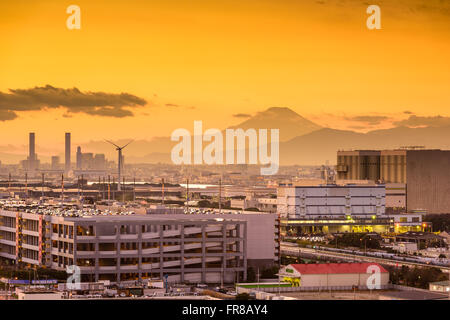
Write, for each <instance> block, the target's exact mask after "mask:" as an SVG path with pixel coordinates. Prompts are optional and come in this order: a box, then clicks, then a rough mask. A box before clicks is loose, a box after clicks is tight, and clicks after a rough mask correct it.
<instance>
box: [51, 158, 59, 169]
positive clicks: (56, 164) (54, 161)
mask: <svg viewBox="0 0 450 320" xmlns="http://www.w3.org/2000/svg"><path fill="white" fill-rule="evenodd" d="M59 169H60V168H59V157H58V156H52V170H59Z"/></svg>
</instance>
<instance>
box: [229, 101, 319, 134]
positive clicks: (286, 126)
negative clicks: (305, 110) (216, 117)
mask: <svg viewBox="0 0 450 320" xmlns="http://www.w3.org/2000/svg"><path fill="white" fill-rule="evenodd" d="M237 128H241V129H244V130H247V129H251V128H252V129H280V141H288V140H290V139H292V138H295V137H298V136H301V135H304V134H307V133H310V132H313V131H316V130H319V129H321V128H322V127H321V126H319V125H318V124H315V123H314V122H312V121H310V120H308V119H305V118H303V117H302V116H300V115H299V114H298V113H296V112H294V111H292V110H291V109H289V108H280V107H272V108H269V109H267V110H265V111H262V112H258V113H257V114H256V115H255V116H253V117H251V118H250V119H247V120H245V121H244V122H242V123H240V124H238V125H236V126H232V127H230V129H237Z"/></svg>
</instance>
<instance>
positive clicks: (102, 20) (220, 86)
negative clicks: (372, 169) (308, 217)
mask: <svg viewBox="0 0 450 320" xmlns="http://www.w3.org/2000/svg"><path fill="white" fill-rule="evenodd" d="M364 3H365V1H362V0H347V1H344V0H341V1H340V0H323V1H313V0H311V1H294V0H292V1H291V0H281V1H267V0H258V1H256V0H246V1H244V0H241V1H230V0H220V1H214V0H209V1H206V0H205V1H203V0H190V1H172V0H164V1H161V0H158V1H138V0H127V1H116V0H108V1H101V0H87V1H84V0H73V1H72V0H71V1H54V0H48V1H32V0H26V1H25V0H18V1H8V2H6V1H2V2H0V39H1V43H2V46H1V50H0V92H3V93H7V92H8V89H10V88H11V89H28V88H32V87H35V86H45V85H47V84H50V85H52V86H54V87H58V88H73V87H77V88H79V89H80V90H81V91H103V92H108V93H121V92H127V93H130V94H133V95H136V96H138V97H141V98H143V99H145V100H147V101H148V105H146V106H145V107H141V108H136V109H133V110H134V111H133V112H134V113H135V116H133V117H125V118H110V117H101V116H91V115H85V114H81V113H77V114H72V115H71V117H64V115H67V112H66V111H65V110H64V109H63V108H61V109H59V110H47V111H42V110H41V111H26V112H18V113H17V114H18V116H19V117H18V118H17V119H15V120H10V121H2V122H0V127H1V130H0V139H1V140H2V143H1V144H2V145H6V144H9V143H11V144H24V145H25V144H26V143H27V133H28V132H29V131H35V132H36V134H37V137H38V139H39V143H41V144H50V145H51V144H61V146H62V143H63V133H64V132H65V131H71V132H72V135H73V141H74V142H84V141H89V140H100V139H103V138H105V137H108V138H110V139H119V138H135V139H150V138H151V137H153V136H167V135H170V133H171V132H172V131H173V130H174V129H176V128H180V127H186V128H189V129H190V128H191V127H192V122H193V121H194V120H203V121H204V124H205V127H217V128H224V127H226V126H229V125H234V124H237V123H239V122H240V121H242V119H237V118H234V117H233V116H232V115H233V114H236V113H248V114H254V113H256V112H258V111H262V110H264V109H266V108H268V107H272V106H279V107H289V108H291V109H292V110H294V111H296V112H297V113H299V114H301V115H302V116H305V117H307V118H308V119H310V120H312V121H314V122H316V123H318V124H321V125H327V126H331V127H335V128H350V127H351V126H352V125H353V126H356V125H359V126H361V123H351V122H348V121H344V119H343V118H345V117H350V116H360V115H374V114H375V115H388V116H389V117H392V118H397V119H400V118H406V115H405V114H403V112H404V111H406V110H408V111H410V112H413V113H416V114H420V115H438V114H440V115H442V116H450V108H449V105H450V94H449V92H450V72H449V71H450V41H449V40H450V31H449V30H450V5H449V4H448V2H440V1H439V0H428V1H426V0H409V1H406V0H403V1H400V0H399V1H388V0H384V1H377V2H376V4H378V5H380V7H381V12H382V17H381V18H382V21H381V23H382V30H375V31H370V30H368V29H367V28H366V18H367V16H368V15H367V14H366V7H367V4H364ZM393 3H395V4H393ZM70 4H76V5H79V6H80V7H81V16H82V18H81V19H82V20H81V23H82V29H81V30H68V29H67V28H66V24H65V21H66V19H67V17H68V15H67V14H66V12H65V11H66V8H67V6H68V5H70ZM166 104H176V105H178V107H167V106H165V105H166ZM362 125H363V126H364V124H362ZM388 125H389V124H384V126H388ZM380 127H383V124H381V126H380Z"/></svg>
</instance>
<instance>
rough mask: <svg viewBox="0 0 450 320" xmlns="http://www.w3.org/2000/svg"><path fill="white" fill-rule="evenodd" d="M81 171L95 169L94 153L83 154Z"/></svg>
mask: <svg viewBox="0 0 450 320" xmlns="http://www.w3.org/2000/svg"><path fill="white" fill-rule="evenodd" d="M81 164H82V165H81V169H83V170H85V169H87V170H91V169H93V168H94V154H93V153H92V152H88V153H82V154H81Z"/></svg>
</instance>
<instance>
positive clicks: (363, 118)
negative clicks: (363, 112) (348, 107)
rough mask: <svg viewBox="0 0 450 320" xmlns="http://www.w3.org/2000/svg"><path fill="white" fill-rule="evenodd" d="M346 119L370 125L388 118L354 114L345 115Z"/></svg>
mask: <svg viewBox="0 0 450 320" xmlns="http://www.w3.org/2000/svg"><path fill="white" fill-rule="evenodd" d="M345 119H346V120H350V121H357V122H365V123H368V124H370V125H376V124H380V123H381V122H382V121H385V120H388V119H389V117H386V116H356V117H346V118H345Z"/></svg>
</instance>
